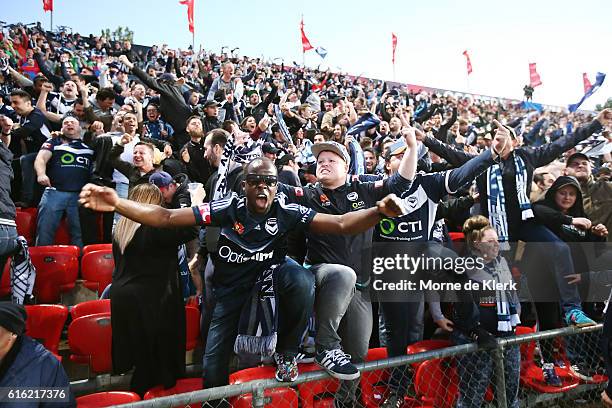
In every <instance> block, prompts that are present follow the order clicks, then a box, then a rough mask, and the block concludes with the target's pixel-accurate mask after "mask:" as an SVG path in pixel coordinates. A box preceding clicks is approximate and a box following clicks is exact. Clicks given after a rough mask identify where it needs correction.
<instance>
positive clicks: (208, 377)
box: [203, 258, 315, 388]
mask: <svg viewBox="0 0 612 408" xmlns="http://www.w3.org/2000/svg"><path fill="white" fill-rule="evenodd" d="M218 272H221V273H223V271H218ZM275 279H276V282H275V292H276V296H277V297H278V304H277V305H276V307H277V308H278V309H277V311H278V313H279V316H278V326H279V327H278V342H277V345H276V351H277V352H279V353H284V354H289V355H296V354H297V352H298V346H299V344H300V341H301V339H302V334H303V333H304V329H305V328H306V324H307V323H308V318H309V317H310V313H311V311H312V307H313V304H314V295H315V280H314V276H313V275H312V273H311V272H309V271H308V270H307V269H305V268H303V267H302V266H300V265H298V264H297V263H296V262H295V261H294V260H292V259H289V258H287V260H286V261H285V262H284V263H283V264H282V265H281V266H280V267H279V268H278V269H277V274H276V276H275ZM252 289H253V287H252V286H250V287H244V286H242V287H237V288H235V290H234V291H232V294H231V296H225V297H222V298H219V299H217V301H216V303H215V308H214V310H213V313H212V319H211V322H210V329H209V331H208V339H207V341H206V353H205V355H204V373H203V376H204V387H205V388H213V387H218V386H221V385H226V384H227V383H228V381H229V361H230V357H231V356H232V354H233V350H234V342H235V340H236V336H237V335H238V321H239V320H240V313H241V311H242V308H243V306H244V304H245V302H247V301H248V300H249V299H250V297H251V293H252Z"/></svg>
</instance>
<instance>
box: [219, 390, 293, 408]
mask: <svg viewBox="0 0 612 408" xmlns="http://www.w3.org/2000/svg"><path fill="white" fill-rule="evenodd" d="M264 397H265V401H266V405H265V407H266V408H286V407H287V408H297V407H298V395H297V393H296V392H295V390H294V389H293V388H288V387H282V388H272V389H267V390H265V391H264ZM229 403H230V406H231V407H232V408H251V407H252V406H253V396H252V395H251V394H243V395H240V396H239V397H232V398H230V399H229Z"/></svg>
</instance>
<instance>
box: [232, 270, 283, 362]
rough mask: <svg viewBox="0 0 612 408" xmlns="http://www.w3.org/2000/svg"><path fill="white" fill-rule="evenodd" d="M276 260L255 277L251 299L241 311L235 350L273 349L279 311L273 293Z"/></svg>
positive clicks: (271, 351)
mask: <svg viewBox="0 0 612 408" xmlns="http://www.w3.org/2000/svg"><path fill="white" fill-rule="evenodd" d="M279 266H280V265H279V264H275V265H272V266H270V267H268V268H266V269H265V270H264V271H263V272H262V273H261V274H260V275H259V276H258V277H257V281H256V282H255V286H254V288H253V292H252V295H251V300H250V301H249V302H246V303H245V305H244V308H243V309H242V312H241V313H240V321H239V322H238V336H237V337H236V341H235V342H234V352H235V353H236V354H238V355H240V354H244V353H246V354H256V355H261V356H264V357H269V356H272V355H273V354H274V352H275V351H276V342H277V340H278V334H277V330H278V313H277V310H276V305H277V299H276V293H275V290H274V289H275V288H274V286H275V273H276V269H277V268H278V267H279Z"/></svg>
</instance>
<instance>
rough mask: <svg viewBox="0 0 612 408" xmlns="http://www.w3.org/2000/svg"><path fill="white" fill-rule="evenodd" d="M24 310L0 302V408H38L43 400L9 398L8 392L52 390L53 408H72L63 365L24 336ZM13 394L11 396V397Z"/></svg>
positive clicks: (8, 303) (25, 316) (72, 399)
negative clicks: (0, 407)
mask: <svg viewBox="0 0 612 408" xmlns="http://www.w3.org/2000/svg"><path fill="white" fill-rule="evenodd" d="M26 318H27V315H26V310H25V308H24V307H23V306H21V305H16V304H13V303H11V302H0V390H2V391H0V405H1V406H2V407H39V406H43V405H45V404H43V403H42V402H43V400H29V401H24V400H18V399H14V398H9V395H8V393H9V392H10V391H13V392H18V391H19V390H25V389H26V388H28V389H39V390H40V389H49V388H53V389H55V390H57V392H56V391H55V390H54V392H53V393H52V397H53V398H52V399H49V400H45V401H49V402H51V401H53V402H57V403H54V404H53V406H54V407H58V408H61V407H75V406H76V403H75V400H74V396H73V395H72V392H71V391H70V381H69V379H68V376H67V375H66V372H65V371H64V368H63V367H62V364H61V363H60V361H59V360H58V359H57V357H55V356H54V355H53V354H52V353H51V352H50V351H48V350H47V349H45V348H44V347H43V346H42V345H41V344H40V343H38V342H37V341H35V340H33V339H31V338H30V337H28V336H26V335H25V334H24V332H25V327H26V323H25V322H26ZM15 395H16V394H13V397H14V396H15Z"/></svg>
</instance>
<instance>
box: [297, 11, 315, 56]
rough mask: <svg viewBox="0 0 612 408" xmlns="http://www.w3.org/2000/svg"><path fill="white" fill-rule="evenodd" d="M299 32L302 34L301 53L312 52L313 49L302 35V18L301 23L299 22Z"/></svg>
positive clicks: (303, 34)
mask: <svg viewBox="0 0 612 408" xmlns="http://www.w3.org/2000/svg"><path fill="white" fill-rule="evenodd" d="M300 32H301V33H302V52H306V51H309V50H312V49H313V48H314V47H313V46H312V44H310V41H308V37H306V34H305V33H304V17H302V21H301V22H300Z"/></svg>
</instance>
